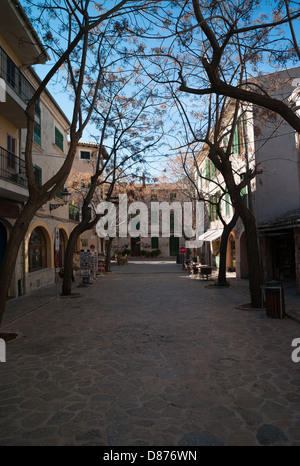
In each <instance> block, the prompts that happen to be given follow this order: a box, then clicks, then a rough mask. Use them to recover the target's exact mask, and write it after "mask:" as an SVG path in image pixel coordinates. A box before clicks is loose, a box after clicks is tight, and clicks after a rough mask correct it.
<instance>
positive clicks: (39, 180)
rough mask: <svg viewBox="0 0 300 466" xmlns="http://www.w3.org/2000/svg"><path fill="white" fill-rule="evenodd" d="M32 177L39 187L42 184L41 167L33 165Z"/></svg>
mask: <svg viewBox="0 0 300 466" xmlns="http://www.w3.org/2000/svg"><path fill="white" fill-rule="evenodd" d="M34 178H35V182H36V184H37V185H38V187H39V188H40V187H41V186H42V169H41V167H38V166H37V165H34Z"/></svg>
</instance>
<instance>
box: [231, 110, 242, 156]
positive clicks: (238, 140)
mask: <svg viewBox="0 0 300 466" xmlns="http://www.w3.org/2000/svg"><path fill="white" fill-rule="evenodd" d="M243 148H244V133H243V127H242V119H241V118H240V119H239V120H238V122H237V124H236V127H235V128H234V133H233V141H232V155H234V156H238V155H240V154H241V152H242V151H243Z"/></svg>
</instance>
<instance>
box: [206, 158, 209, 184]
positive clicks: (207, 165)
mask: <svg viewBox="0 0 300 466" xmlns="http://www.w3.org/2000/svg"><path fill="white" fill-rule="evenodd" d="M205 178H207V180H206V181H207V182H208V180H210V160H209V159H206V162H205Z"/></svg>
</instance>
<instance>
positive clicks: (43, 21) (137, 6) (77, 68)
mask: <svg viewBox="0 0 300 466" xmlns="http://www.w3.org/2000/svg"><path fill="white" fill-rule="evenodd" d="M151 3H153V2H152V1H151V0H149V1H147V2H144V3H143V5H141V3H140V2H137V1H131V0H120V1H118V2H115V4H114V5H113V6H112V7H111V8H110V7H108V8H106V9H105V8H104V7H103V6H101V5H100V4H99V3H98V2H95V1H92V0H84V1H81V2H78V1H75V0H62V1H61V2H56V1H53V0H46V1H45V2H41V3H40V2H34V1H29V2H27V5H28V6H29V10H28V14H29V15H31V13H32V12H34V13H36V18H35V19H36V21H35V24H36V25H37V28H39V29H40V31H39V32H41V35H42V36H43V41H44V43H45V47H46V48H47V49H48V51H49V53H50V52H51V53H52V57H53V63H54V64H53V66H52V67H51V69H50V71H49V72H48V73H47V75H46V77H45V78H44V79H43V80H42V81H41V83H40V85H39V86H38V87H37V89H36V91H35V93H34V95H33V96H32V98H31V99H30V101H29V103H28V105H27V108H26V117H27V135H26V145H25V164H26V174H27V179H28V191H29V197H28V201H27V203H26V205H25V207H24V208H23V210H22V211H21V213H20V216H19V218H18V219H17V220H16V222H15V224H14V226H13V228H12V230H11V233H10V237H9V241H8V244H7V247H6V251H5V255H4V258H3V262H2V266H1V271H0V323H1V321H2V317H3V313H4V310H5V302H6V297H7V291H8V288H9V286H10V281H11V278H12V274H13V271H14V267H15V263H16V258H17V255H18V251H19V247H20V245H21V242H22V240H23V238H24V236H25V234H26V231H27V229H28V227H29V225H30V222H31V220H32V219H33V217H34V215H35V213H36V211H37V210H38V209H39V208H40V207H41V206H42V205H43V204H45V203H46V202H47V201H49V200H50V199H51V198H53V197H54V196H55V194H56V193H57V192H58V190H59V189H60V187H61V186H62V185H63V184H64V182H65V181H66V179H67V177H68V174H69V172H70V170H71V167H72V163H73V159H74V155H75V151H76V146H77V144H78V141H79V140H80V138H81V136H82V133H83V131H84V129H85V128H86V126H87V124H88V122H89V120H90V118H91V115H92V112H93V108H94V106H95V103H96V99H97V98H98V89H99V88H100V85H101V79H102V73H101V70H99V69H98V68H97V66H95V65H94V63H98V57H99V55H101V53H102V52H103V50H105V45H107V42H109V41H110V39H111V38H112V37H119V38H120V39H121V37H120V32H119V29H120V21H122V17H123V16H125V15H127V16H128V15H130V14H131V13H132V14H133V13H134V14H137V13H138V12H139V10H141V9H143V8H145V7H148V6H149V5H150V4H151ZM30 7H32V8H31V9H30ZM119 18H120V20H119ZM32 19H33V20H34V18H32ZM53 25H54V26H53ZM106 40H107V42H106ZM59 72H62V73H63V75H64V77H65V79H66V86H67V90H68V92H69V93H70V96H71V98H72V101H73V113H72V118H71V127H70V145H69V150H68V154H67V156H66V158H65V160H64V163H63V164H62V167H61V168H60V170H59V171H58V172H57V173H55V175H54V176H52V177H51V178H50V179H49V180H47V181H46V182H45V183H44V184H43V186H41V187H38V185H37V183H36V180H35V176H34V167H33V162H32V144H33V131H34V124H35V120H34V112H35V106H36V103H37V101H38V99H39V97H40V96H41V94H42V93H43V91H44V90H45V88H46V86H47V85H48V84H49V83H50V82H51V80H53V79H55V78H56V77H57V75H58V73H59ZM87 77H88V78H89V79H87ZM91 78H92V82H93V86H91ZM86 95H90V97H91V105H90V107H89V108H86V109H83V108H82V98H83V96H86Z"/></svg>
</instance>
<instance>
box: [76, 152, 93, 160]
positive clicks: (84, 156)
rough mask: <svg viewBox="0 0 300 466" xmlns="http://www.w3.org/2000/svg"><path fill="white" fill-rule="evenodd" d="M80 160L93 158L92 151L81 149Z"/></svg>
mask: <svg viewBox="0 0 300 466" xmlns="http://www.w3.org/2000/svg"><path fill="white" fill-rule="evenodd" d="M79 158H80V160H91V153H90V152H88V151H84V150H81V151H80V157H79Z"/></svg>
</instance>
